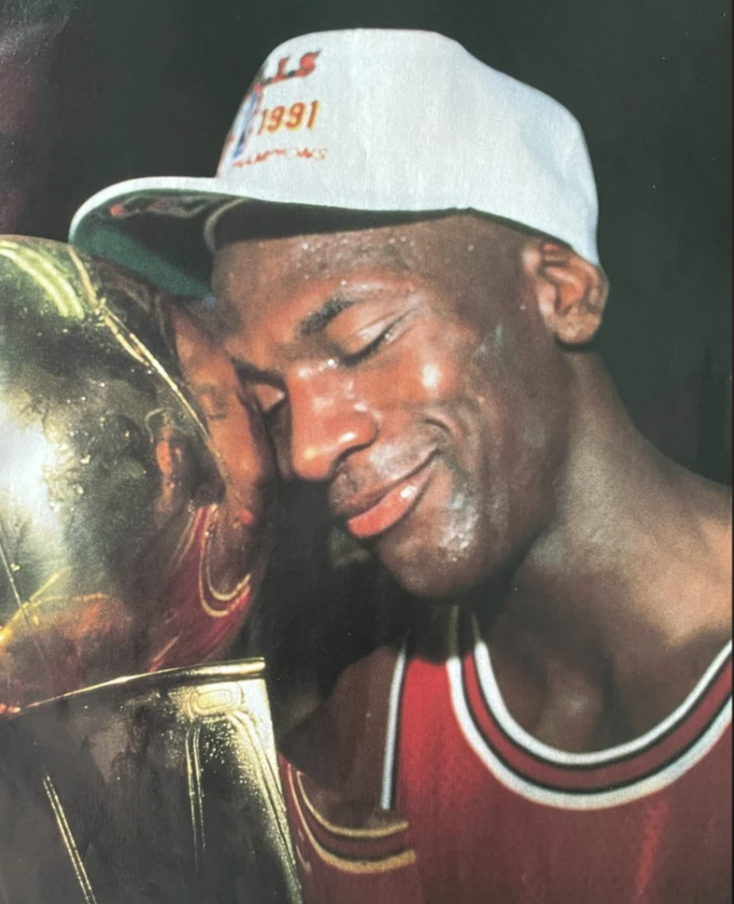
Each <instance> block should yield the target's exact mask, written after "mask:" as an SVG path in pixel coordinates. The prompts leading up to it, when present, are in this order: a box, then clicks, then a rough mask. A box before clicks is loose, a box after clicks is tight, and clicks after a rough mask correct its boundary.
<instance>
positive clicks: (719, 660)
mask: <svg viewBox="0 0 734 904" xmlns="http://www.w3.org/2000/svg"><path fill="white" fill-rule="evenodd" d="M456 624H457V623H455V625H454V628H453V630H454V631H456V630H458V628H457V627H456ZM472 629H473V635H474V661H475V662H476V666H477V673H478V675H479V683H480V685H481V688H482V692H483V694H484V696H485V698H486V700H487V703H488V704H489V708H490V710H491V711H492V715H493V716H494V717H495V719H496V720H497V721H498V722H499V724H500V725H501V726H502V729H503V731H504V732H505V733H506V734H507V735H509V736H510V737H511V738H512V740H513V741H515V743H516V744H518V745H519V746H521V747H524V748H525V749H526V750H528V751H529V752H530V753H532V754H534V755H535V756H538V757H541V758H542V759H544V760H549V761H551V762H553V763H558V764H559V765H561V766H594V765H603V764H605V763H608V762H609V761H612V760H618V759H621V758H622V757H628V756H629V755H630V754H634V753H636V752H638V751H641V750H643V749H645V748H646V747H649V746H650V745H651V744H653V743H654V742H655V741H656V740H657V739H658V738H660V737H661V736H662V735H664V734H665V733H666V732H667V731H668V730H669V729H670V728H671V726H673V725H675V724H676V722H679V721H680V720H681V719H682V718H683V717H684V716H685V714H686V712H688V711H690V710H692V709H694V707H695V706H696V704H697V703H698V701H699V700H700V698H701V697H702V696H703V695H704V694H705V693H706V690H707V689H708V686H709V683H710V682H711V679H712V678H713V676H714V675H715V674H716V672H717V671H718V670H719V669H720V668H721V665H722V664H723V663H724V662H725V661H726V659H727V657H728V656H729V655H730V653H731V649H732V643H731V641H729V643H727V644H726V646H725V647H724V649H723V650H722V651H721V652H720V653H719V654H718V656H717V657H716V659H714V661H713V662H712V663H711V665H710V666H709V667H708V669H706V671H705V673H704V675H703V677H702V678H701V680H700V681H698V682H697V684H696V686H695V687H694V688H693V690H692V691H691V692H690V694H688V696H687V697H686V698H685V700H684V701H683V702H682V703H681V704H680V706H678V707H677V709H675V710H674V711H673V712H672V713H671V714H670V715H669V716H667V717H666V718H665V719H664V720H663V721H662V722H660V723H659V724H658V725H656V726H655V727H654V728H652V729H650V731H648V732H646V733H645V734H643V735H640V736H639V737H638V738H635V739H634V740H632V741H628V742H627V743H625V744H619V745H617V746H616V747H609V748H607V749H606V750H599V751H594V753H569V752H568V751H565V750H559V749H557V748H556V747H550V746H549V745H548V744H544V743H543V742H542V741H538V740H537V739H536V738H534V737H533V736H532V735H531V734H529V733H528V732H527V731H525V729H524V728H523V727H522V726H521V725H519V724H518V723H517V722H516V721H515V720H514V719H513V717H512V715H511V714H510V712H509V710H508V709H507V707H506V706H505V701H504V700H503V698H502V694H501V692H500V689H499V687H498V685H497V679H496V678H495V675H494V670H493V668H492V661H491V656H490V653H489V648H488V647H487V645H486V644H485V643H484V641H483V640H481V638H480V637H479V629H478V626H477V622H476V619H472ZM457 648H458V645H457Z"/></svg>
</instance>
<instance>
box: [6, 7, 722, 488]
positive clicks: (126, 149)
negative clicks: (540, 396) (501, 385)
mask: <svg viewBox="0 0 734 904" xmlns="http://www.w3.org/2000/svg"><path fill="white" fill-rule="evenodd" d="M13 2H14V3H15V4H16V6H17V5H18V4H19V3H20V4H21V5H22V4H25V7H26V9H28V10H30V9H31V8H32V7H33V5H34V2H35V3H36V4H37V5H40V6H44V7H46V8H48V7H49V6H50V5H51V6H53V0H13ZM59 2H60V3H61V5H64V3H65V5H67V6H69V5H70V12H69V17H68V20H67V21H66V25H65V27H64V28H63V30H61V31H60V33H59V34H58V36H57V37H55V39H53V41H52V42H51V45H50V46H49V47H48V56H49V68H48V84H47V96H48V97H49V98H51V102H50V104H49V106H50V108H51V110H52V112H51V114H50V115H49V116H48V118H47V120H46V122H47V126H46V128H45V129H44V133H43V136H42V138H41V141H42V142H43V143H44V145H45V146H46V147H45V151H46V154H47V159H48V163H47V165H46V168H45V178H44V180H43V182H42V183H40V184H39V185H38V186H37V188H36V190H35V198H34V202H33V204H31V205H30V207H29V213H28V215H27V217H26V221H25V223H24V231H26V232H29V233H31V234H38V235H45V236H49V237H52V238H58V239H64V238H65V237H66V230H67V227H68V223H69V221H70V219H71V216H72V214H73V212H74V210H75V209H76V208H77V207H78V206H79V205H80V204H81V202H82V201H83V200H85V198H86V197H88V196H89V195H91V194H92V193H94V192H95V191H97V190H98V189H100V188H102V187H104V186H106V185H108V184H110V183H112V182H117V181H120V180H123V179H129V178H132V177H136V176H143V175H173V174H187V175H211V174H213V172H214V169H215V167H216V164H217V160H218V157H219V153H220V149H221V144H222V142H223V139H224V136H225V134H226V132H227V130H228V128H229V125H230V122H231V120H232V118H233V116H234V114H235V111H236V109H237V106H238V104H239V102H240V100H241V98H242V96H243V94H244V92H245V90H246V88H247V86H248V84H249V82H250V81H251V79H252V78H253V76H254V75H255V72H256V71H257V69H258V68H259V66H260V64H261V63H262V62H263V60H264V58H265V56H266V55H267V54H268V53H269V52H270V50H272V49H273V48H274V47H275V46H276V45H277V44H278V43H280V42H281V41H283V40H285V39H287V38H289V37H292V36H293V35H296V34H299V33H305V32H308V31H315V30H321V29H333V28H342V27H355V26H383V27H406V28H422V29H429V30H435V31H439V32H443V33H444V34H446V35H448V36H450V37H453V38H455V39H457V40H458V41H459V42H460V43H462V44H463V45H464V46H465V47H466V48H467V49H468V50H469V51H471V52H472V53H473V54H475V55H476V56H478V57H479V58H480V59H482V60H484V61H485V62H487V63H489V64H490V65H492V66H494V67H495V68H498V69H501V70H504V71H506V72H508V73H510V74H511V75H513V76H515V77H516V78H519V79H521V80H522V81H525V82H528V83H529V84H531V85H534V86H536V87H538V88H540V89H542V90H544V91H546V92H547V93H549V94H551V95H552V96H553V97H555V98H557V99H558V100H560V101H561V102H562V103H563V104H565V105H566V106H567V107H569V108H570V109H571V110H572V112H573V113H574V114H575V115H576V116H577V117H578V119H579V120H580V121H581V123H582V125H583V127H584V130H585V133H586V136H587V140H588V143H589V147H590V150H591V156H592V160H593V162H594V166H595V171H596V176H597V182H598V188H599V196H600V209H601V222H600V236H599V239H600V253H601V258H602V262H603V264H604V266H605V269H606V270H607V272H608V274H609V277H610V280H611V285H612V294H611V299H610V306H609V313H608V317H607V319H606V322H605V325H604V327H603V331H602V334H601V337H600V346H601V351H602V353H603V355H604V357H605V358H606V360H607V363H608V365H609V367H610V369H611V371H612V373H613V376H614V378H615V380H616V382H617V385H618V387H619V390H620V393H621V394H622V397H623V399H624V401H625V402H626V404H627V405H628V407H629V408H630V410H631V411H632V413H633V416H634V417H635V419H636V420H637V421H638V423H639V424H640V426H641V427H642V428H643V430H644V431H645V432H646V433H647V434H648V435H649V436H650V437H651V438H652V439H654V441H656V442H657V444H658V445H660V446H661V447H662V448H663V449H664V450H665V451H666V452H668V453H669V454H671V455H672V456H673V457H674V458H676V459H678V460H679V461H681V462H683V463H684V464H687V465H689V466H692V467H694V468H695V469H697V470H699V471H701V472H703V473H705V474H707V475H709V476H712V477H716V478H718V479H722V480H729V479H730V465H729V460H730V451H731V427H730V424H731V415H730V409H731V263H730V261H731V258H730V247H731V151H732V148H731V113H730V108H731V19H732V6H731V2H729V0H484V2H481V0H473V2H470V0H312V2H311V3H310V4H305V3H296V2H287V0H59ZM10 3H11V0H5V5H6V7H7V6H9V4H10ZM0 8H2V0H0ZM405 77H406V78H410V73H409V72H406V74H405ZM459 90H460V86H457V100H458V98H459ZM0 97H1V95H0Z"/></svg>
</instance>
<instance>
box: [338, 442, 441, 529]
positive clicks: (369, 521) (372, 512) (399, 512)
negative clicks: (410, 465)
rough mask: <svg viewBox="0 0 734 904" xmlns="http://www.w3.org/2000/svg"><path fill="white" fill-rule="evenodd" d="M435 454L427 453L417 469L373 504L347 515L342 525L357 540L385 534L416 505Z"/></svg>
mask: <svg viewBox="0 0 734 904" xmlns="http://www.w3.org/2000/svg"><path fill="white" fill-rule="evenodd" d="M435 461H436V459H435V456H431V457H430V458H429V459H428V461H427V462H426V463H425V464H423V465H422V466H421V467H420V468H418V470H417V471H414V472H413V473H412V474H411V475H410V476H409V477H406V478H405V479H403V480H401V481H400V483H398V484H396V485H395V486H394V487H392V488H391V489H389V490H388V491H387V492H386V493H385V494H384V495H383V496H381V497H380V498H379V499H378V500H377V502H376V503H375V504H374V505H371V506H370V507H369V508H368V509H366V510H365V511H363V512H360V513H359V514H357V515H353V516H352V517H351V518H347V520H346V521H345V526H346V528H347V530H348V531H349V533H350V534H352V536H354V537H356V538H357V539H358V540H366V539H368V538H370V537H376V536H377V535H378V534H383V533H385V531H386V530H389V529H390V528H391V527H393V526H394V525H396V524H397V523H398V521H402V519H403V518H404V517H405V516H406V515H407V514H408V513H409V512H410V511H412V509H413V508H414V507H415V506H416V505H417V504H418V501H419V500H420V498H421V496H422V495H423V493H424V491H425V489H426V487H427V486H428V483H429V481H430V479H431V477H432V476H433V471H434V465H435Z"/></svg>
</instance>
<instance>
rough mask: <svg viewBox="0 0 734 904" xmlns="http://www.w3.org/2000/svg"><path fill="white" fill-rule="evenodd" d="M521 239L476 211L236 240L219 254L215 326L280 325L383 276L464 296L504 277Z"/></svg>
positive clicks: (222, 329)
mask: <svg viewBox="0 0 734 904" xmlns="http://www.w3.org/2000/svg"><path fill="white" fill-rule="evenodd" d="M517 244H518V236H517V234H516V233H514V231H513V230H510V229H507V228H505V227H502V226H499V225H497V224H495V223H492V222H488V221H484V220H479V219H477V218H475V217H474V216H471V215H455V216H448V217H445V218H442V219H438V220H427V221H424V222H417V223H415V222H414V223H407V224H403V225H393V226H385V227H380V228H371V229H364V230H349V231H341V232H340V231H337V232H318V233H311V234H303V235H298V236H290V237H287V238H268V239H244V240H240V241H231V242H229V243H228V244H226V245H224V246H223V247H222V248H221V249H220V250H219V251H218V252H217V254H216V256H215V260H214V271H213V280H212V286H213V289H214V294H215V296H216V306H215V318H214V319H215V321H216V325H215V329H216V332H217V333H218V335H219V336H226V335H232V334H233V333H235V332H242V331H247V332H251V331H253V330H257V329H258V328H259V327H260V326H262V325H263V324H264V325H266V326H269V327H270V328H272V327H273V326H274V325H277V323H278V322H284V321H286V320H294V319H295V318H298V317H303V316H304V315H305V314H307V313H309V309H310V308H313V307H316V306H318V305H319V304H321V303H323V301H324V300H325V299H326V298H328V297H329V296H333V295H339V294H342V293H343V291H346V290H347V289H354V288H355V287H356V286H357V285H359V284H362V285H366V284H369V283H370V282H379V281H381V280H383V281H387V282H393V283H395V284H396V285H397V284H401V285H403V286H405V285H406V284H408V283H411V281H421V280H423V281H429V282H431V283H433V284H436V285H438V286H440V287H443V288H449V289H450V294H451V295H452V296H453V297H456V298H457V299H458V297H459V296H464V295H467V294H470V293H471V290H472V288H477V287H481V288H486V286H487V280H488V278H491V279H493V280H495V279H497V278H498V277H499V276H500V274H501V272H502V271H504V270H506V269H507V262H508V261H509V259H510V257H511V255H508V253H507V252H508V249H509V247H510V246H515V247H516V246H517ZM488 267H489V269H490V270H491V277H489V276H488Z"/></svg>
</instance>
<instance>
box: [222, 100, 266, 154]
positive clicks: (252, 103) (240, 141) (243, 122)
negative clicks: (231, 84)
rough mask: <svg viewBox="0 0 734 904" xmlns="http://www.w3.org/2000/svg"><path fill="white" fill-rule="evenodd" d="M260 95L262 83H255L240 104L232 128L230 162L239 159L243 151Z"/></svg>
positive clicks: (258, 104) (258, 105)
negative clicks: (232, 145)
mask: <svg viewBox="0 0 734 904" xmlns="http://www.w3.org/2000/svg"><path fill="white" fill-rule="evenodd" d="M262 95H263V89H262V85H260V84H256V85H255V86H254V87H253V88H252V90H251V91H250V93H249V94H248V95H247V97H246V98H245V100H244V102H243V104H242V106H241V107H240V112H239V114H238V116H237V122H236V123H235V125H234V128H233V129H232V135H233V138H234V147H233V148H232V153H231V157H230V160H231V161H232V162H234V161H235V160H239V158H240V157H241V156H242V155H243V154H244V152H245V146H246V145H247V139H248V138H249V137H250V133H251V132H252V120H253V119H254V117H255V114H256V113H257V111H258V109H259V107H260V101H261V99H262Z"/></svg>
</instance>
